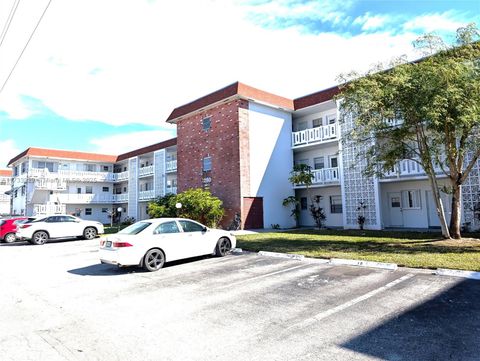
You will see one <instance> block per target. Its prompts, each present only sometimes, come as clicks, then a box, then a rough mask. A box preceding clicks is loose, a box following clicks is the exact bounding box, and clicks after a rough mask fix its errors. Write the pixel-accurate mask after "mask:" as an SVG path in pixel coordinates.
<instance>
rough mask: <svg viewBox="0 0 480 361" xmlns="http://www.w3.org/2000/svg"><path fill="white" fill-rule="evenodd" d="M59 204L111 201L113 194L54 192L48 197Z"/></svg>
mask: <svg viewBox="0 0 480 361" xmlns="http://www.w3.org/2000/svg"><path fill="white" fill-rule="evenodd" d="M50 199H51V200H52V201H54V202H58V203H60V204H90V203H113V194H76V193H67V194H56V195H55V196H52V197H50Z"/></svg>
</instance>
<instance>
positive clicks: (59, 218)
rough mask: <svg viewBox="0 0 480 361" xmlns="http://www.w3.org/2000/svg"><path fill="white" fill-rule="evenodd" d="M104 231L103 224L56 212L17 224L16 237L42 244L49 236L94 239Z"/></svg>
mask: <svg viewBox="0 0 480 361" xmlns="http://www.w3.org/2000/svg"><path fill="white" fill-rule="evenodd" d="M102 233H104V229H103V224H101V223H100V222H95V221H85V220H83V219H80V218H77V217H74V216H69V215H64V214H56V215H54V216H46V217H42V218H39V219H36V220H34V221H32V222H30V223H24V224H22V225H20V226H19V228H18V230H17V234H16V237H17V238H18V239H20V240H27V241H28V242H30V243H32V244H38V245H40V244H44V243H46V242H47V241H48V240H49V239H51V238H69V237H82V238H85V239H94V238H95V237H96V236H97V234H102Z"/></svg>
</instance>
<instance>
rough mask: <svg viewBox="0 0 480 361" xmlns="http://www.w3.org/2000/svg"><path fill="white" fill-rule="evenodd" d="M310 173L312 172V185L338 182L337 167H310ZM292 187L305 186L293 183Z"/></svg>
mask: <svg viewBox="0 0 480 361" xmlns="http://www.w3.org/2000/svg"><path fill="white" fill-rule="evenodd" d="M312 173H313V179H312V186H323V185H339V184H340V175H339V173H338V167H333V168H323V169H312ZM294 188H305V186H304V185H295V187H294Z"/></svg>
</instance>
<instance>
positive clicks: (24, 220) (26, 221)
mask: <svg viewBox="0 0 480 361" xmlns="http://www.w3.org/2000/svg"><path fill="white" fill-rule="evenodd" d="M34 220H35V218H26V219H19V220H16V221H15V224H24V223H31V222H33V221H34Z"/></svg>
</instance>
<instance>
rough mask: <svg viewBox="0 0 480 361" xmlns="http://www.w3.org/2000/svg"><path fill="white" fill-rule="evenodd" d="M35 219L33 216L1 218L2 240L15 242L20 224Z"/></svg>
mask: <svg viewBox="0 0 480 361" xmlns="http://www.w3.org/2000/svg"><path fill="white" fill-rule="evenodd" d="M33 220H35V218H33V217H16V218H9V219H0V241H3V242H6V243H12V242H15V239H16V237H15V233H17V228H18V226H19V225H20V224H22V223H27V222H30V221H33Z"/></svg>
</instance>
